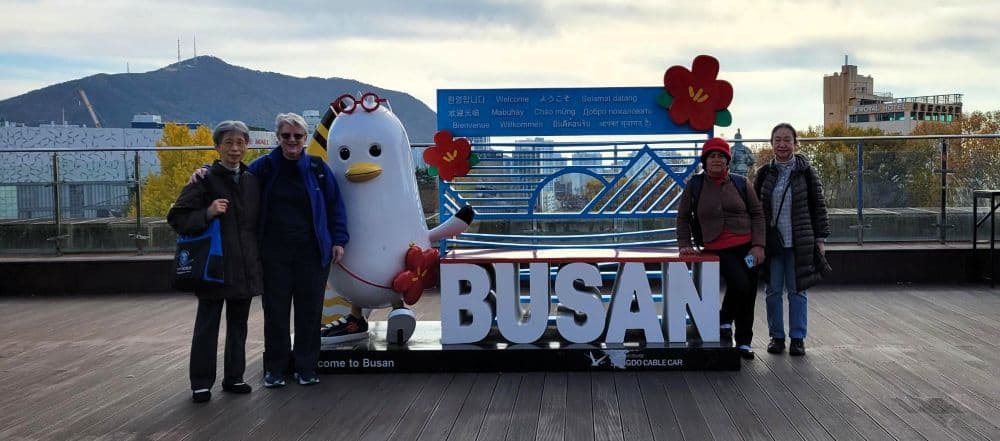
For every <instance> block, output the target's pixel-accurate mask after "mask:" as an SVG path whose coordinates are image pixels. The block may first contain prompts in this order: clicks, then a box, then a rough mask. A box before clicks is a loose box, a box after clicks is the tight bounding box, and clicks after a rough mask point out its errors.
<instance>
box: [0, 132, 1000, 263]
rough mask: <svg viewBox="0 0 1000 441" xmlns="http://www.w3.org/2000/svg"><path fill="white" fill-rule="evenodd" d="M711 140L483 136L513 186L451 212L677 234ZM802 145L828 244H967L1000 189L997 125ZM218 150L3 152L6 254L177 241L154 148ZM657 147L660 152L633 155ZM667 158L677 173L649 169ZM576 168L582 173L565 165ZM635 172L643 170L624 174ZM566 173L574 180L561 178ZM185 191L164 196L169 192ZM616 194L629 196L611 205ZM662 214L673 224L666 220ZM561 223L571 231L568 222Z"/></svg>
mask: <svg viewBox="0 0 1000 441" xmlns="http://www.w3.org/2000/svg"><path fill="white" fill-rule="evenodd" d="M741 141H742V142H743V143H744V144H749V145H751V146H752V147H754V150H756V151H757V155H758V160H757V164H756V165H757V166H760V165H761V164H762V163H763V162H762V161H763V160H765V159H766V158H767V157H769V147H768V146H767V142H768V140H767V139H742V140H741ZM702 142H704V139H697V140H670V141H664V142H653V141H645V142H603V143H602V142H586V143H581V142H546V143H542V144H535V145H534V147H533V144H530V143H529V144H524V143H513V144H503V143H494V144H475V145H474V151H476V152H477V153H478V154H479V155H480V157H481V160H482V163H481V165H477V166H476V168H474V172H475V173H476V174H480V175H481V176H480V178H484V179H489V180H492V182H494V183H503V184H505V185H495V186H493V187H492V188H490V189H486V188H483V187H482V186H476V185H471V186H466V187H465V188H466V190H471V191H472V192H469V193H463V194H461V195H459V194H458V193H455V194H451V195H449V197H451V198H452V199H450V200H442V202H443V203H444V204H445V205H444V206H446V207H447V204H451V203H453V202H456V201H457V200H458V199H463V198H467V199H469V200H467V201H466V202H470V203H471V204H472V205H474V206H477V209H478V210H479V212H480V213H481V214H482V215H481V216H480V218H477V224H478V225H477V226H476V227H475V230H474V231H472V233H473V234H479V233H482V232H484V231H485V232H489V230H490V229H491V228H499V227H496V225H492V226H491V220H490V215H489V214H488V213H491V212H494V213H502V212H504V211H509V210H530V211H531V212H532V213H547V214H545V215H546V216H548V217H551V218H552V220H553V221H554V222H556V223H549V224H548V225H543V226H540V225H538V224H537V222H536V223H535V224H534V225H531V226H529V227H525V226H520V227H517V228H530V229H533V230H536V232H537V230H539V229H540V230H545V229H546V228H548V229H550V230H552V229H556V230H560V229H561V232H563V233H572V231H575V229H581V228H582V229H585V230H586V229H588V228H589V229H590V230H591V231H595V230H594V228H597V229H598V230H600V229H605V230H607V229H608V228H610V229H611V230H613V231H620V230H622V229H627V228H629V226H628V225H623V224H625V223H628V222H635V223H637V224H641V223H643V222H646V223H647V224H643V225H635V226H633V227H634V228H640V229H648V230H654V231H655V230H657V229H660V228H661V227H663V226H664V225H665V226H666V229H664V230H663V231H660V234H672V233H670V232H668V230H669V223H670V222H671V221H670V220H669V219H671V218H672V217H673V215H675V212H672V211H671V210H672V208H673V207H674V206H675V205H674V204H673V202H672V201H673V200H674V199H675V198H676V195H677V194H678V192H679V188H680V186H679V182H678V181H677V178H678V177H681V176H683V175H686V173H688V172H690V171H691V170H692V168H691V167H692V164H694V163H695V162H696V161H694V158H696V157H697V152H698V148H699V146H700V144H701V143H702ZM731 142H733V141H731ZM799 143H800V149H799V151H800V152H802V153H804V154H806V155H807V156H808V157H809V158H810V160H811V161H812V162H813V164H814V166H815V167H816V168H817V170H819V172H820V175H821V176H822V177H823V182H824V189H825V194H826V196H827V200H828V205H829V207H830V213H831V224H832V228H833V236H832V237H831V238H830V241H831V242H842V243H843V242H846V243H856V244H858V245H862V244H865V243H871V242H884V241H936V242H940V243H946V242H956V241H968V240H970V238H971V237H972V229H973V221H972V216H973V213H972V200H971V198H972V192H973V190H978V189H997V188H1000V147H998V146H1000V134H990V135H931V136H877V137H840V138H832V137H824V138H802V139H800V140H799ZM658 146H659V147H658ZM413 147H414V148H417V149H420V148H424V147H428V145H426V144H415V145H413ZM210 148H211V147H169V148H156V147H146V148H134V147H133V148H109V149H93V148H89V149H48V150H43V149H9V148H0V163H2V164H3V168H4V170H5V172H4V173H3V175H2V176H3V177H2V178H0V254H51V253H109V252H138V253H142V252H146V251H167V250H172V249H173V242H174V238H175V236H174V233H173V232H172V231H171V230H170V228H169V227H168V226H167V225H166V223H165V221H164V219H163V218H162V217H161V216H150V215H149V214H148V212H146V211H144V207H143V204H142V202H141V201H143V193H144V191H145V190H146V189H145V188H144V185H146V184H145V182H146V180H147V179H148V177H149V176H156V175H158V174H160V173H163V172H164V171H163V170H161V168H160V163H159V160H158V157H157V152H158V151H159V152H162V151H171V152H173V151H176V152H183V151H191V150H206V149H210ZM263 149H267V147H265V148H263ZM649 151H654V155H653V156H649V157H647V160H641V159H640V160H636V157H635V155H637V154H643V153H644V152H645V153H648V152H649ZM657 161H659V162H662V163H664V164H666V165H667V166H668V167H667V169H668V170H673V173H671V172H669V171H667V172H659V173H656V172H642V171H641V170H642V169H643V167H645V166H648V165H649V164H650V163H656V162H657ZM695 165H696V164H695ZM640 166H642V167H640ZM574 167H577V168H576V169H574V170H575V171H576V172H577V173H569V172H567V169H573V168H574ZM630 167H631V168H634V169H635V171H634V172H628V171H627V169H629V168H630ZM570 171H573V170H570ZM623 173H624V174H623ZM619 174H623V176H626V175H627V182H631V183H632V184H633V185H632V187H628V186H627V185H622V186H619V187H618V188H617V189H616V190H614V191H608V192H605V193H604V194H603V196H605V197H604V199H601V198H597V199H593V198H591V199H588V198H587V196H588V193H587V191H593V189H591V190H587V179H588V177H589V179H593V180H597V181H601V180H603V181H604V182H605V183H607V182H610V181H609V180H610V179H612V178H613V177H614V176H616V175H619ZM570 175H574V176H576V177H574V178H572V179H568V178H565V177H566V176H570ZM673 175H676V176H673ZM459 181H461V180H456V183H459ZM577 181H579V182H577ZM477 191H478V194H477V193H476V192H477ZM147 196H148V195H147ZM175 196H176V194H173V195H170V196H169V197H166V196H165V197H163V198H166V199H170V200H171V201H172V198H173V197H175ZM456 196H458V197H457V198H456ZM590 196H593V195H590ZM615 198H617V200H620V201H630V202H628V203H627V204H625V203H621V204H619V203H611V202H610V201H612V200H614V199H615ZM595 208H600V210H599V211H600V213H601V214H600V216H598V217H600V219H596V218H595V219H588V218H587V216H581V215H580V213H585V212H587V210H590V211H591V212H593V210H594V209H595ZM622 212H628V213H630V215H629V216H628V217H630V218H631V219H629V220H628V221H624V220H621V219H616V218H617V217H618V216H616V215H615V213H622ZM638 212H645V213H647V214H648V216H645V217H648V218H649V219H635V218H636V217H643V216H634V214H635V213H638ZM525 213H527V211H525ZM509 214H510V213H506V214H504V216H507V215H509ZM980 215H982V213H980ZM446 216H447V214H446ZM508 217H509V216H508ZM531 217H533V218H536V216H534V215H533V216H531ZM479 219H481V220H482V222H480V220H479ZM663 219H667V221H665V222H666V223H665V224H662V225H660V224H656V223H657V222H659V221H661V220H663ZM498 222H499V221H498ZM529 222H534V220H532V221H529ZM558 222H565V223H566V224H564V225H569V224H571V223H572V224H573V225H574V226H573V227H572V228H563V227H560V226H559V224H558ZM588 223H589V224H588ZM648 223H653V224H652V226H651V225H648ZM604 224H607V225H604ZM986 227H988V225H987V226H986ZM506 228H508V231H507V233H508V234H510V233H512V232H513V233H515V234H516V233H518V232H519V231H510V228H511V225H510V224H508V225H506ZM984 228H985V227H984ZM984 231H985V230H982V231H980V234H982V233H983V232H984ZM660 239H662V238H660Z"/></svg>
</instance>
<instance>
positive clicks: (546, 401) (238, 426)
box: [0, 286, 1000, 441]
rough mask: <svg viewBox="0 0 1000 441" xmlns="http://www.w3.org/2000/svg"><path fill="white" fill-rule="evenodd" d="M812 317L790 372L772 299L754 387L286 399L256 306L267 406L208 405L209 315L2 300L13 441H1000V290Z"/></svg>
mask: <svg viewBox="0 0 1000 441" xmlns="http://www.w3.org/2000/svg"><path fill="white" fill-rule="evenodd" d="M431 299H434V297H433V296H431ZM810 303H811V304H810V314H811V315H810V317H809V321H810V323H809V327H810V328H809V329H810V333H811V335H810V336H809V338H808V340H807V344H808V355H807V356H806V357H803V358H790V357H789V356H788V355H782V356H774V355H770V354H767V353H766V352H764V350H763V347H764V345H765V342H766V340H767V332H766V325H765V323H764V320H763V317H764V312H763V298H760V299H758V322H757V326H756V332H757V336H756V337H755V340H754V344H755V347H756V348H757V350H758V354H757V359H756V360H755V361H750V362H744V367H743V370H742V371H740V372H683V373H669V372H663V373H642V374H637V373H631V372H614V373H610V372H609V373H526V374H492V373H491V374H405V375H402V374H399V375H341V376H334V375H327V376H324V377H322V383H321V384H320V385H318V386H315V387H300V386H298V385H294V384H290V385H289V386H287V387H285V388H283V389H278V390H265V389H263V388H261V387H260V380H259V378H260V375H261V368H260V365H261V361H260V353H261V351H262V346H263V344H262V330H261V329H262V325H261V313H260V310H259V307H256V306H255V307H254V309H253V311H254V312H253V314H252V315H251V332H250V337H249V341H248V344H247V346H248V348H247V349H248V355H249V358H248V361H247V365H248V367H247V379H248V381H249V382H250V383H251V384H252V385H253V386H254V387H255V390H254V392H253V393H252V394H250V395H248V396H234V395H228V394H225V393H222V392H221V391H220V390H219V389H218V385H217V386H216V389H215V390H213V394H214V396H213V400H212V401H211V402H209V403H207V404H200V405H196V404H193V403H191V401H190V391H189V389H188V381H187V362H188V350H189V343H190V336H191V327H192V323H193V320H194V306H195V301H194V300H193V299H192V298H190V297H187V296H180V295H173V294H167V295H143V296H100V297H81V298H72V297H68V298H67V297H44V298H0V439H3V440H18V439H166V440H180V439H337V440H347V441H355V440H384V439H393V440H417V439H419V440H573V441H576V440H668V439H669V440H679V439H686V440H703V439H718V440H739V439H747V440H769V439H774V440H793V439H809V440H862V439H864V440H892V439H895V440H917V439H928V440H952V439H954V440H990V439H992V440H997V439H1000V322H998V320H997V319H998V317H1000V291H995V290H994V291H991V290H989V289H987V288H984V287H980V286H962V287H910V286H861V287H837V286H832V287H821V288H817V289H815V290H813V291H812V292H811V293H810ZM257 304H258V303H257V302H256V301H255V305H257ZM427 304H428V305H433V302H429V303H427ZM425 308H426V307H425ZM430 318H432V317H427V316H426V315H425V316H422V317H421V319H430Z"/></svg>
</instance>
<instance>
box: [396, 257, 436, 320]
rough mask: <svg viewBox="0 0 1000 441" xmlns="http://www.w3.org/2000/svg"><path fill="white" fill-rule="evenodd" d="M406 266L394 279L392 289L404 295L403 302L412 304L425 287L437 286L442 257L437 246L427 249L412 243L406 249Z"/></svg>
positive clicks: (418, 298)
mask: <svg viewBox="0 0 1000 441" xmlns="http://www.w3.org/2000/svg"><path fill="white" fill-rule="evenodd" d="M404 268H405V269H404V270H403V271H402V272H400V273H399V274H397V275H396V278H394V279H393V280H392V290H393V291H396V292H398V293H400V294H402V295H403V302H406V304H407V305H412V304H414V303H417V300H420V296H421V295H423V293H424V290H425V289H428V288H433V287H435V286H437V284H438V273H439V271H440V270H441V257H440V255H439V254H438V250H437V249H436V248H430V249H426V250H425V249H423V248H420V247H418V246H416V245H410V248H409V249H408V250H406V258H405V265H404Z"/></svg>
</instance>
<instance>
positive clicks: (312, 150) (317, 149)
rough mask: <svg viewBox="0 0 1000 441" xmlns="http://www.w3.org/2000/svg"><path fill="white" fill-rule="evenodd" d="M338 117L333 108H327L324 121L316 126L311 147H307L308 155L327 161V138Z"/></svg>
mask: <svg viewBox="0 0 1000 441" xmlns="http://www.w3.org/2000/svg"><path fill="white" fill-rule="evenodd" d="M336 117H337V114H336V112H334V111H333V106H330V107H327V108H326V113H324V114H323V119H321V120H320V121H319V124H317V125H316V130H314V131H313V136H312V139H311V140H310V141H309V145H308V146H306V153H307V154H309V155H313V156H319V157H320V158H323V160H324V161H325V160H326V138H327V136H329V134H330V125H331V124H333V119H334V118H336Z"/></svg>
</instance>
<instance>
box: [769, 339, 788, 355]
mask: <svg viewBox="0 0 1000 441" xmlns="http://www.w3.org/2000/svg"><path fill="white" fill-rule="evenodd" d="M767 352H768V353H771V354H780V353H782V352H785V339H783V338H772V339H771V342H770V343H768V344H767Z"/></svg>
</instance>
